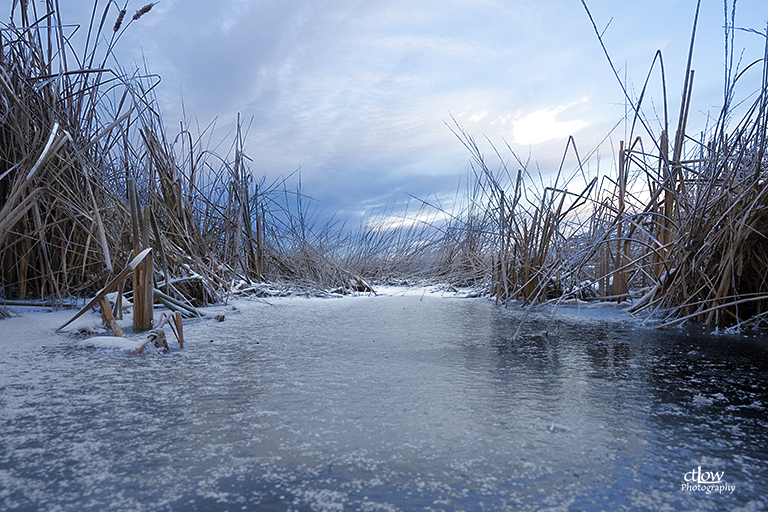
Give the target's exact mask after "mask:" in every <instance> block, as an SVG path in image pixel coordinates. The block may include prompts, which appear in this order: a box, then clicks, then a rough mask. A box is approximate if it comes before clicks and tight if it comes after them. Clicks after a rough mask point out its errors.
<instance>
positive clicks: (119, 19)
mask: <svg viewBox="0 0 768 512" xmlns="http://www.w3.org/2000/svg"><path fill="white" fill-rule="evenodd" d="M123 18H125V9H123V10H122V11H120V14H118V15H117V21H115V26H114V27H112V31H113V32H117V31H118V30H120V25H122V24H123Z"/></svg>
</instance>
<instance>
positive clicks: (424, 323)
mask: <svg viewBox="0 0 768 512" xmlns="http://www.w3.org/2000/svg"><path fill="white" fill-rule="evenodd" d="M221 309H222V312H226V315H225V321H223V322H216V321H213V320H203V321H196V322H191V323H189V324H187V325H185V338H186V339H187V345H186V346H187V348H186V349H184V350H175V351H173V352H171V353H170V354H164V355H163V354H156V355H151V356H149V357H123V356H119V355H116V354H115V353H114V352H112V351H109V350H96V351H89V350H82V349H77V348H76V347H77V345H78V343H79V342H78V341H76V340H75V339H73V338H72V337H69V336H58V335H52V334H51V331H50V330H41V332H38V333H37V334H35V336H37V338H36V339H35V338H34V336H31V335H30V337H28V338H27V337H25V336H24V335H22V336H20V338H19V339H18V340H17V341H16V343H13V344H8V346H9V350H8V351H7V352H6V353H5V355H4V356H3V357H2V358H0V426H2V430H1V431H0V509H14V508H21V509H24V508H48V509H53V508H60V509H61V510H109V509H112V510H129V509H135V510H186V509H191V510H194V509H197V510H253V509H256V508H258V510H289V509H291V510H415V509H432V510H441V509H444V510H456V509H466V510H478V509H482V508H485V509H491V510H493V509H498V510H505V509H509V510H537V509H539V508H545V507H555V508H560V509H563V510H568V509H572V510H580V509H587V510H602V509H610V510H636V509H643V508H647V509H653V510H656V509H659V508H663V507H665V506H666V507H669V508H673V509H681V508H683V509H684V508H687V509H702V508H703V509H706V508H712V509H733V508H736V507H746V508H747V509H748V508H749V507H752V508H760V503H761V500H762V495H763V494H764V490H765V488H764V482H765V481H766V477H767V476H768V469H766V468H767V467H768V464H766V462H767V461H768V448H766V446H768V443H766V440H767V439H766V437H768V434H766V432H768V430H766V428H765V427H766V425H765V420H764V416H765V405H764V404H765V403H766V391H765V389H766V387H765V376H766V372H765V370H766V363H765V362H764V361H765V358H764V357H762V356H763V355H764V352H761V351H760V350H759V349H758V348H756V347H754V346H751V345H750V346H747V345H745V344H744V343H743V342H740V341H739V340H737V339H734V338H728V337H718V339H717V340H716V341H712V339H711V338H697V337H695V336H688V335H687V334H689V333H686V332H683V331H679V330H676V331H672V332H664V333H658V332H655V331H652V330H649V329H645V328H642V327H637V326H634V325H633V324H632V323H631V322H630V321H628V320H627V319H626V318H625V317H623V316H620V315H616V314H613V313H609V314H605V313H604V312H603V310H599V309H592V310H581V311H579V310H575V309H566V310H563V311H561V312H559V313H558V316H557V317H556V319H555V320H553V319H552V318H551V317H550V316H548V315H544V314H539V313H536V314H533V315H530V316H529V317H528V320H527V321H526V324H525V325H524V327H523V329H522V330H521V331H520V333H519V334H520V335H519V336H517V337H515V336H514V334H515V331H516V329H517V326H518V322H519V319H520V318H521V315H520V314H519V312H518V311H516V310H514V309H512V308H510V309H503V308H498V307H495V306H494V305H493V304H492V303H489V302H486V301H483V300H462V299H452V298H437V297H434V296H429V295H427V296H424V297H422V296H420V295H419V296H405V297H386V296H380V297H357V298H347V299H341V300H327V299H326V300H320V299H281V300H276V301H274V304H273V305H267V304H265V303H263V302H248V301H242V302H240V303H238V305H237V310H232V309H231V307H230V308H228V309H226V310H224V309H223V308H221ZM20 321H21V320H19V319H10V320H4V321H3V322H2V324H1V325H0V327H3V328H5V327H6V326H12V325H14V324H11V323H9V322H20ZM52 323H53V324H54V325H55V324H56V321H53V322H52ZM5 336H6V335H3V338H5ZM40 336H44V338H42V339H41V338H40ZM692 353H693V354H694V355H693V356H692V355H691V354H692ZM758 356H759V357H758ZM692 465H697V466H698V465H701V466H703V467H709V468H712V469H713V470H717V471H724V472H725V475H726V477H727V479H728V480H729V482H731V483H735V484H736V486H737V487H736V491H735V492H734V493H733V494H730V495H727V496H726V495H722V496H720V495H716V496H711V495H709V496H708V495H706V494H702V493H698V494H697V493H692V492H682V491H681V490H680V484H681V483H682V479H683V475H684V474H685V473H686V472H687V471H690V467H692Z"/></svg>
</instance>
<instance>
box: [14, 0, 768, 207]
mask: <svg viewBox="0 0 768 512" xmlns="http://www.w3.org/2000/svg"><path fill="white" fill-rule="evenodd" d="M6 1H7V2H8V0H6ZM732 1H733V0H729V2H728V3H731V2H732ZM8 3H10V2H8ZM60 3H61V7H62V10H63V13H64V15H65V17H66V18H69V19H70V21H72V22H80V23H82V24H87V17H88V10H87V7H88V6H87V5H84V4H88V2H80V1H79V0H78V1H77V2H76V1H74V0H60ZM123 3H124V0H119V2H118V5H119V6H120V7H122V6H123ZM144 3H145V2H144V1H143V0H140V1H134V0H131V1H130V2H129V3H128V6H127V9H128V13H129V16H130V15H131V14H132V13H133V12H135V11H136V10H138V9H140V8H141V7H142V6H143V5H144ZM587 3H588V6H589V8H590V10H591V11H592V15H593V17H594V20H595V23H596V24H597V26H598V27H599V30H600V31H603V32H604V41H605V44H606V47H607V49H608V51H609V53H610V55H611V58H612V60H613V62H614V64H615V65H616V67H617V68H618V69H619V73H620V75H621V77H622V78H624V77H625V76H626V78H627V80H628V82H629V83H630V84H631V85H632V86H633V87H634V88H635V90H636V91H639V89H640V87H641V86H642V82H643V80H644V79H645V75H646V73H647V71H648V68H649V66H650V63H651V61H652V59H653V56H654V54H655V52H656V50H658V49H660V50H662V52H663V54H664V59H665V66H666V73H667V87H668V90H669V96H670V100H671V108H672V110H673V111H676V110H677V109H678V108H679V96H680V90H681V87H682V82H683V72H684V69H685V59H686V56H687V51H688V44H689V40H690V33H691V26H692V22H693V16H694V12H695V7H696V2H695V0H636V1H631V2H630V1H615V0H591V1H588V2H587ZM100 5H106V3H105V2H100ZM736 7H737V16H736V25H737V26H739V27H743V28H749V29H755V30H758V31H760V32H765V27H766V20H767V19H768V4H766V2H765V0H740V1H739V2H738V3H737V5H736ZM117 11H118V9H117V8H116V7H115V8H114V14H115V16H116V15H117ZM723 24H724V4H723V1H722V0H703V1H702V8H701V14H700V20H699V32H698V38H697V44H696V48H695V53H694V61H693V67H694V69H695V70H696V81H695V86H694V96H693V102H692V115H693V116H694V120H693V121H692V123H694V124H695V123H700V125H702V126H703V121H702V119H704V115H705V114H706V113H707V112H710V113H711V114H713V115H716V114H717V112H718V109H719V107H720V105H721V104H722V97H723V92H722V91H723V73H724V71H723V62H724V43H723V41H724V34H723ZM129 28H130V30H129V31H127V32H126V34H125V35H124V38H123V39H122V40H121V41H120V45H119V58H120V63H121V64H122V65H123V66H125V67H129V68H130V67H132V66H134V65H135V64H136V63H138V62H140V61H141V59H142V54H143V55H144V56H145V57H146V60H147V62H148V64H149V66H150V68H151V70H152V71H153V72H155V73H158V74H159V75H161V76H162V83H161V85H160V86H159V88H158V89H157V95H158V100H159V103H160V107H161V109H162V110H163V114H164V119H165V123H166V126H167V127H168V129H169V132H170V133H169V135H170V136H171V138H172V137H173V136H174V135H175V133H176V130H177V128H176V127H178V123H179V120H180V119H181V116H182V114H181V101H182V96H183V99H184V104H185V106H186V112H187V117H191V116H193V115H194V116H196V117H197V119H199V122H200V124H201V125H203V126H204V125H207V124H208V123H209V122H210V121H211V120H212V119H214V118H215V117H218V125H219V128H218V129H217V135H218V136H220V137H222V138H223V137H224V136H226V134H227V133H228V132H229V131H230V130H231V129H232V127H233V124H234V121H235V119H236V117H237V114H238V112H239V113H241V116H242V117H243V119H244V120H245V121H246V122H247V121H250V120H251V119H253V125H252V127H251V130H250V133H249V136H248V140H247V145H246V153H247V154H248V155H249V156H250V157H251V158H252V159H253V162H252V164H251V167H252V171H253V172H254V174H256V175H257V176H261V175H266V176H267V177H268V181H272V180H273V179H275V178H277V177H278V176H285V175H288V174H290V173H291V172H293V171H294V170H296V169H298V168H300V169H301V176H302V182H303V188H304V192H305V193H306V194H308V195H310V196H312V197H314V198H316V199H317V200H318V201H319V202H320V203H319V206H320V207H321V208H322V209H323V210H324V211H328V212H339V215H340V216H341V217H342V218H347V219H352V220H353V219H354V218H355V217H356V216H357V215H360V214H362V212H365V211H373V210H375V209H376V208H381V207H382V206H383V205H387V204H390V203H392V202H393V201H403V200H405V199H407V194H413V195H415V196H418V197H427V196H430V195H436V196H438V197H441V198H443V199H445V198H448V197H451V196H453V194H454V193H455V191H456V188H457V185H458V183H459V180H460V178H461V177H462V175H465V174H466V171H467V169H468V161H469V154H468V153H467V151H466V150H465V149H464V148H463V147H462V146H461V144H460V143H459V142H458V140H457V139H456V138H455V136H454V135H453V134H452V133H451V131H450V130H449V128H448V127H447V126H446V124H445V123H449V124H450V123H451V116H453V117H454V118H455V119H456V120H457V121H458V122H459V123H460V124H461V126H462V127H463V128H464V129H465V130H467V131H468V132H469V133H471V134H472V135H474V136H475V137H476V138H477V139H478V140H483V139H484V137H485V136H487V137H488V138H489V139H490V140H491V141H493V142H494V143H496V144H498V145H499V146H503V145H504V142H503V140H506V141H507V142H509V144H510V145H511V147H512V148H513V149H514V150H515V151H516V152H518V154H520V155H521V156H522V157H524V158H527V156H528V155H529V154H530V157H531V160H532V162H537V163H538V165H539V167H540V168H541V170H542V172H544V173H546V172H550V171H552V170H555V169H556V168H557V165H558V164H559V161H560V159H561V157H562V153H563V150H564V148H565V143H566V141H567V138H568V136H569V135H573V136H574V137H575V139H576V141H577V144H578V145H579V150H580V152H581V154H583V155H586V154H587V153H589V152H590V151H591V150H592V149H594V148H595V146H596V145H597V144H598V143H599V142H600V141H601V140H602V139H603V138H604V137H605V136H606V135H608V133H609V131H610V130H611V128H612V127H613V126H614V125H615V124H616V123H617V122H618V121H619V120H620V119H621V116H622V115H623V112H624V103H623V101H624V100H623V93H622V91H621V89H620V87H619V85H618V83H617V81H616V79H615V77H614V75H613V73H612V71H611V69H610V67H609V65H608V62H607V59H606V57H605V55H604V53H603V51H602V49H601V47H600V44H599V42H598V40H597V38H596V36H595V33H594V30H593V27H592V24H591V22H590V19H589V17H588V15H587V13H586V11H585V9H584V6H583V5H582V3H581V0H546V1H545V0H533V1H515V0H512V1H510V0H498V1H497V0H462V1H458V0H457V1H454V0H435V1H433V0H381V1H367V0H366V1H362V0H361V1H343V0H336V1H328V0H216V1H210V0H160V2H159V3H157V4H156V5H155V6H154V8H153V9H152V10H151V11H150V12H149V13H148V14H147V15H145V16H144V17H142V18H141V19H140V20H138V21H137V22H135V23H133V24H132V25H131V26H130V27H129ZM735 43H736V44H735V46H736V48H737V50H739V51H740V50H741V49H742V48H746V52H745V54H744V60H745V62H748V61H752V60H754V59H757V58H760V57H762V52H763V46H764V44H765V38H764V37H761V36H759V35H756V34H753V33H749V32H744V31H740V32H738V33H737V36H736V42H735ZM759 73H760V70H759V69H756V70H755V72H753V73H752V75H753V76H754V80H752V82H750V83H751V86H752V87H753V88H754V87H755V86H756V84H757V83H758V81H759V80H758V79H759ZM658 82H659V80H658V79H655V80H654V83H658ZM748 89H749V84H747V86H746V88H745V90H744V91H743V92H744V93H748V92H749V91H748ZM655 102H656V103H655V104H656V105H657V106H658V105H660V97H658V96H657V97H656V98H655ZM649 108H650V103H649ZM674 117H675V118H676V117H677V116H676V114H674ZM623 136H624V128H623V126H622V127H620V128H619V129H618V130H617V131H616V132H614V134H613V137H612V139H611V140H612V141H613V143H614V145H615V146H618V140H620V139H622V138H623ZM214 138H215V137H214ZM610 142H611V141H610V140H609V141H607V142H606V143H605V145H604V146H603V148H602V149H601V153H602V154H603V155H610V153H611V149H610ZM488 154H489V155H490V154H491V153H490V149H488ZM505 156H509V155H508V152H506V153H505ZM603 165H606V164H603ZM534 168H535V167H534Z"/></svg>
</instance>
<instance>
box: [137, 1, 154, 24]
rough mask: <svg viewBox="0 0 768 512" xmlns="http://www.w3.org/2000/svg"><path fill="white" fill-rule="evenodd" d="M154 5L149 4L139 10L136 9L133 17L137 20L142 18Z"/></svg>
mask: <svg viewBox="0 0 768 512" xmlns="http://www.w3.org/2000/svg"><path fill="white" fill-rule="evenodd" d="M154 5H155V4H147V5H145V6H144V7H142V8H141V9H139V10H138V11H136V14H134V15H133V19H134V20H137V19H139V18H141V17H142V16H144V15H145V14H147V13H148V12H149V11H150V10H151V9H152V6H154Z"/></svg>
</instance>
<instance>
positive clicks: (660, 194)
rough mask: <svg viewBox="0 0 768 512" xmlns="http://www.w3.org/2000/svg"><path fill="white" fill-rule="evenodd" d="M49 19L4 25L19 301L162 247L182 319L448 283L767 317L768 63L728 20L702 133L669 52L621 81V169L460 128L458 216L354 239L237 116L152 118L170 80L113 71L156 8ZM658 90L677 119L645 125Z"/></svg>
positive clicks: (10, 241)
mask: <svg viewBox="0 0 768 512" xmlns="http://www.w3.org/2000/svg"><path fill="white" fill-rule="evenodd" d="M42 5H43V4H42V3H39V2H38V3H27V2H21V3H15V4H14V9H13V11H12V13H11V18H10V21H9V23H8V24H4V25H2V26H1V27H0V42H1V43H2V44H1V45H0V48H1V52H0V118H1V119H2V126H1V127H0V130H1V131H0V264H1V270H0V284H1V285H2V295H3V297H4V298H5V299H14V298H22V299H28V298H41V299H45V300H48V301H51V302H56V301H57V300H61V299H63V298H65V297H70V296H78V295H92V294H94V293H95V292H96V291H97V290H98V289H100V288H101V287H103V286H104V285H105V284H106V283H107V282H108V281H109V280H110V279H111V278H112V277H114V275H116V274H117V273H118V272H119V271H120V270H121V269H122V268H124V267H125V265H126V263H127V262H128V261H130V260H131V258H132V255H134V254H136V253H138V251H141V250H143V249H145V248H148V247H151V248H152V249H153V251H152V252H153V257H154V263H153V265H151V267H150V268H148V269H147V272H148V273H149V275H148V278H149V283H150V287H151V288H156V289H157V292H159V293H155V297H161V298H162V299H163V301H165V302H166V303H168V304H174V302H173V301H176V302H175V304H178V305H179V308H181V309H183V310H184V311H190V310H191V311H194V309H190V308H193V307H194V306H197V305H204V304H206V303H211V302H220V301H226V300H227V298H228V297H230V296H232V295H233V294H240V293H251V292H258V291H259V290H260V289H261V288H260V283H270V284H271V286H273V287H275V286H277V287H279V286H283V287H285V288H288V287H291V288H294V289H296V288H300V289H305V290H309V291H314V292H321V293H326V292H328V291H336V292H339V293H347V292H350V291H366V290H370V289H371V284H373V283H388V284H414V283H417V282H432V283H434V282H443V283H450V284H452V285H454V286H469V287H474V288H475V290H478V291H479V292H478V293H488V294H490V295H491V296H493V297H495V299H496V300H497V302H498V303H500V304H510V303H511V302H512V301H521V303H523V304H539V303H543V302H548V301H549V302H559V301H563V300H572V299H578V300H610V301H627V300H629V301H632V302H633V305H632V310H633V311H634V312H641V311H644V312H647V313H649V314H654V313H656V314H662V315H664V316H665V317H666V319H665V320H663V321H662V322H661V323H662V324H664V325H669V324H671V323H675V322H680V321H684V320H688V319H695V320H698V321H702V322H706V323H711V324H718V325H726V324H728V325H735V326H738V327H743V326H747V325H751V324H758V323H761V322H762V323H766V322H768V282H767V281H768V277H767V276H768V241H767V240H766V236H768V190H766V186H767V185H766V160H765V152H766V137H767V133H766V130H767V127H768V108H766V106H767V105H766V104H767V103H768V66H766V59H763V60H762V61H757V62H754V63H749V64H748V65H746V66H745V67H744V69H738V66H737V65H736V62H737V60H736V59H735V58H734V54H733V32H734V31H735V30H736V28H735V27H733V25H732V24H731V25H728V20H727V15H726V25H727V27H726V56H727V58H726V61H727V62H726V79H725V87H724V90H725V94H724V98H725V99H724V106H723V108H722V110H721V112H720V113H719V116H718V117H717V119H716V121H715V122H713V123H712V126H710V127H709V129H708V130H707V131H705V132H704V133H703V134H700V135H697V136H692V135H690V134H689V133H688V132H687V131H686V130H687V124H688V117H689V114H688V113H689V111H690V110H691V108H692V107H691V104H690V103H691V96H692V94H691V92H692V87H693V77H694V72H693V70H692V69H691V65H690V61H691V59H690V57H689V61H688V64H687V67H686V69H684V70H683V73H682V76H683V77H684V87H683V91H684V92H683V95H682V98H681V100H680V104H681V108H680V111H679V113H678V114H677V119H676V122H675V123H674V126H673V124H672V123H671V122H670V118H671V117H672V116H671V115H670V113H669V112H668V108H667V105H668V103H669V102H668V98H667V93H666V91H667V86H666V75H665V72H664V68H663V56H662V54H661V52H658V53H657V54H656V55H655V57H654V59H653V64H652V66H651V69H650V70H649V73H648V76H647V78H646V82H645V83H644V85H643V88H642V90H641V93H640V94H639V95H638V96H637V97H633V96H631V95H630V93H629V92H628V90H627V88H626V87H625V84H623V83H622V82H621V79H620V77H619V75H618V73H616V78H617V80H618V81H619V83H620V86H621V87H622V88H623V90H624V92H625V95H626V99H627V105H628V111H629V115H628V116H627V118H626V119H625V120H624V121H625V123H626V125H627V128H628V129H627V133H628V137H627V140H626V141H619V143H618V144H617V145H616V146H615V147H614V146H612V153H613V154H615V158H614V164H613V165H612V170H611V172H608V173H602V172H600V169H599V165H600V164H599V161H600V157H599V153H598V152H597V151H592V152H590V153H589V154H587V156H586V158H582V155H580V153H579V150H578V147H577V143H576V141H575V140H574V139H572V138H571V139H569V140H568V143H567V145H566V147H565V150H564V152H563V157H562V160H561V163H560V165H559V167H558V168H557V169H555V170H554V172H550V170H541V169H539V168H538V167H537V166H536V165H535V164H532V163H531V162H530V161H523V160H521V159H520V158H519V157H518V155H516V154H515V152H514V151H513V150H512V149H511V147H510V146H509V145H508V144H507V143H506V142H504V143H503V145H502V146H501V147H496V146H495V145H494V144H492V143H491V142H490V140H486V142H487V143H488V145H489V146H490V148H491V153H492V155H493V156H492V160H494V161H497V162H498V163H497V165H496V167H493V166H492V164H490V163H489V160H488V159H487V158H486V156H485V155H484V153H483V151H482V150H481V148H480V145H479V144H478V143H477V141H476V140H475V139H474V138H473V136H472V135H471V134H469V133H468V132H466V131H465V130H463V128H462V127H461V126H459V125H458V123H456V122H455V121H453V123H452V124H451V125H449V127H450V129H452V130H453V132H454V134H455V135H456V137H457V138H458V140H459V141H460V143H461V144H463V145H464V146H465V147H466V148H467V150H468V151H469V154H470V171H469V173H468V176H467V179H466V180H465V182H464V183H463V185H460V187H459V189H457V196H456V200H455V201H454V205H453V206H451V207H444V206H443V205H441V204H440V203H439V201H437V199H430V198H427V199H414V200H413V201H412V203H411V205H409V208H408V209H407V210H406V211H404V212H395V211H394V208H393V209H392V210H390V211H388V212H386V213H384V214H382V215H380V216H379V217H374V218H367V219H365V220H364V221H363V222H362V223H361V225H360V226H359V227H357V228H354V229H350V228H349V227H348V226H345V225H343V224H340V223H339V222H337V221H335V220H333V219H332V220H331V221H328V222H322V223H321V222H319V221H318V219H319V218H320V216H319V215H318V211H317V209H316V208H317V204H316V203H314V202H313V200H312V199H311V198H309V197H308V196H307V195H305V193H304V192H303V191H302V189H301V177H300V173H296V174H295V175H293V176H289V177H287V178H284V179H280V180H278V181H275V182H272V183H269V184H267V183H266V182H265V181H264V179H262V180H260V181H259V180H256V179H255V178H254V175H253V173H252V171H251V169H250V162H251V158H250V157H249V155H248V154H247V153H246V149H245V146H246V144H245V140H246V139H247V135H248V129H249V126H248V123H247V122H243V121H242V120H241V119H239V117H238V119H237V122H236V125H235V130H234V133H233V134H232V135H231V136H230V137H231V138H228V139H226V140H224V141H222V142H219V143H216V144H212V141H213V140H214V131H215V129H216V123H215V122H214V123H211V124H210V125H208V126H205V127H204V128H202V129H201V128H197V129H196V130H193V129H192V128H191V127H190V126H188V124H187V123H185V122H182V123H181V125H180V127H179V130H178V133H177V134H176V135H175V136H173V137H170V136H169V135H168V133H169V131H168V129H167V127H166V126H165V125H164V124H163V120H162V118H161V116H160V115H159V114H158V109H157V108H156V100H155V97H154V89H155V87H156V86H157V83H158V78H157V77H156V76H154V75H153V74H152V73H151V72H150V71H149V70H148V68H147V66H146V65H145V66H144V69H138V70H135V71H133V72H131V73H128V72H126V71H125V70H122V69H120V68H119V67H118V66H117V65H113V66H112V67H109V66H108V65H107V64H108V63H109V62H112V61H114V54H113V51H114V48H115V45H116V44H117V43H118V41H119V39H120V38H121V36H122V35H123V34H124V33H125V31H126V30H129V29H130V26H131V24H133V23H141V22H142V19H143V17H144V16H151V15H152V13H151V8H152V6H153V5H154V4H148V5H146V6H145V7H143V8H142V9H140V10H139V11H137V12H136V14H135V15H133V17H132V18H130V19H129V18H127V17H126V13H127V11H126V6H127V3H126V5H124V6H123V7H122V8H120V6H118V5H117V4H116V3H114V2H106V3H102V2H98V1H97V2H95V3H94V5H93V10H92V15H91V19H90V22H89V25H88V26H87V27H86V28H85V36H86V37H85V42H84V46H82V47H81V48H79V49H76V48H75V42H74V39H73V38H72V34H73V31H72V29H71V27H67V26H65V25H64V24H63V23H62V21H61V18H60V12H59V9H58V5H57V3H56V2H55V1H54V0H48V1H47V2H45V9H41V10H40V11H38V6H39V7H42ZM584 6H585V8H586V7H587V6H586V4H584ZM587 12H588V13H589V10H588V9H587ZM726 14H727V13H726ZM590 18H591V14H590ZM695 26H696V23H695V22H694V30H693V32H692V37H691V47H690V48H691V49H690V52H689V55H690V54H692V52H693V48H694V41H695ZM595 30H596V34H597V38H598V41H600V43H601V45H602V39H601V36H600V33H599V31H597V29H596V28H595ZM763 36H765V34H763ZM603 49H605V46H603ZM606 56H607V57H608V59H609V62H610V56H609V54H608V52H607V50H606ZM761 67H762V69H761ZM761 71H762V75H761V82H760V83H761V87H760V88H759V90H757V91H756V92H755V93H754V94H752V95H748V96H747V97H748V99H749V100H750V102H749V103H748V102H746V100H741V101H740V100H737V98H736V95H735V91H736V85H737V83H739V81H740V80H741V79H742V78H743V77H745V76H747V75H748V74H755V73H760V72H761ZM657 79H658V80H660V83H661V86H662V91H663V98H661V102H658V103H657V105H659V104H660V105H663V111H662V116H661V117H662V119H657V118H655V116H652V117H649V116H647V115H646V113H645V111H644V105H645V104H646V103H647V102H648V101H649V100H648V98H647V97H646V90H647V88H648V84H649V83H650V81H651V80H657ZM736 112H741V113H742V114H740V117H739V118H738V120H735V118H734V116H735V113H736ZM194 132H196V133H194ZM611 140H612V139H611ZM590 159H596V160H598V164H597V165H598V172H597V175H595V176H592V174H594V173H592V172H590V171H588V169H589V166H590ZM294 182H295V183H296V185H295V186H294V185H292V183H294ZM134 188H135V194H134V193H133V192H129V190H133V189H134ZM131 198H133V199H131ZM132 203H133V205H132ZM413 205H415V207H414V206H413ZM132 211H133V212H134V213H133V214H132V213H131V212H132ZM131 288H132V286H131V285H130V284H129V286H128V287H127V289H126V293H127V294H128V296H132V290H131ZM145 292H146V290H145ZM150 292H151V290H150ZM134 300H136V298H134ZM147 300H150V301H151V300H153V299H152V298H151V294H150V295H149V298H148V299H147ZM118 309H119V308H118Z"/></svg>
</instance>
